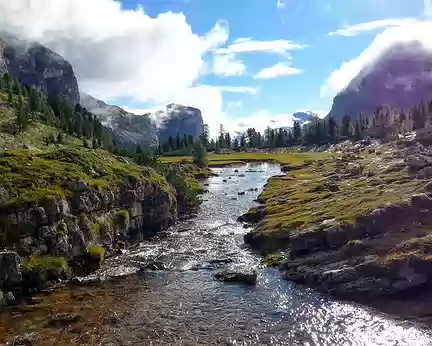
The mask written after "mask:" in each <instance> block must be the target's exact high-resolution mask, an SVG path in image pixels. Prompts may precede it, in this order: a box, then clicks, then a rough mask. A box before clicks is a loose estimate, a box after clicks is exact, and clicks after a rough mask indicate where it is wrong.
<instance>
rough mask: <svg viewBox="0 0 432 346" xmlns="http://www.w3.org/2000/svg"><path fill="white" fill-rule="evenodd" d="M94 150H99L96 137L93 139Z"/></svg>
mask: <svg viewBox="0 0 432 346" xmlns="http://www.w3.org/2000/svg"><path fill="white" fill-rule="evenodd" d="M92 148H93V149H97V148H98V142H97V139H96V137H93V139H92Z"/></svg>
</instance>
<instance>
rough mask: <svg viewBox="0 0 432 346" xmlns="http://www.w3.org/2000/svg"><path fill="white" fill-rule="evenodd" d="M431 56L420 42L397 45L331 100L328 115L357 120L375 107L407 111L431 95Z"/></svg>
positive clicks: (428, 99) (384, 53)
mask: <svg viewBox="0 0 432 346" xmlns="http://www.w3.org/2000/svg"><path fill="white" fill-rule="evenodd" d="M431 68H432V55H431V53H430V51H429V50H427V49H425V48H424V47H423V45H422V44H421V43H420V42H412V43H398V44H395V45H393V46H391V47H390V48H389V49H388V50H387V51H385V52H383V54H382V55H381V56H380V57H379V58H378V59H377V60H376V61H375V62H373V63H372V65H370V66H366V67H365V68H364V69H363V70H362V71H360V73H359V74H358V75H357V76H356V77H355V78H354V79H353V80H352V81H351V82H350V83H349V85H348V86H347V87H346V88H345V90H343V91H342V92H340V93H339V94H338V95H337V96H336V97H335V98H334V101H333V106H332V109H331V111H330V115H331V116H333V117H334V118H336V119H341V118H342V117H343V116H344V115H345V114H351V116H354V117H357V116H359V114H360V112H363V113H364V114H371V113H372V112H374V111H375V109H376V108H377V107H378V106H383V105H386V106H390V107H394V108H403V109H408V108H410V107H412V106H414V105H417V104H419V103H421V102H422V101H425V102H428V101H430V95H431V94H432V75H431V73H430V71H431Z"/></svg>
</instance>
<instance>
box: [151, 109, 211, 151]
mask: <svg viewBox="0 0 432 346" xmlns="http://www.w3.org/2000/svg"><path fill="white" fill-rule="evenodd" d="M203 125H204V121H203V118H202V115H201V111H200V110H199V109H197V108H193V107H185V106H182V105H177V104H170V105H168V106H167V107H166V115H165V118H164V119H163V120H162V124H161V127H160V130H159V142H160V143H161V144H163V143H166V142H167V141H168V139H169V137H170V136H171V137H173V138H176V137H177V134H178V135H179V136H180V137H181V138H183V136H184V135H186V136H189V135H190V136H193V137H194V138H196V137H198V136H200V135H201V134H202V129H203Z"/></svg>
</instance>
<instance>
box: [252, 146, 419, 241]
mask: <svg viewBox="0 0 432 346" xmlns="http://www.w3.org/2000/svg"><path fill="white" fill-rule="evenodd" d="M295 155H302V157H303V158H305V157H311V155H307V154H306V155H305V154H287V155H284V157H282V158H280V159H279V160H283V162H284V163H286V164H288V165H289V166H290V167H292V168H293V170H291V171H290V172H289V174H288V175H287V176H284V177H274V178H272V179H270V180H269V183H268V186H267V189H266V190H265V191H264V192H263V194H262V195H261V196H260V200H262V201H263V202H264V203H265V206H266V207H265V211H266V217H265V218H264V219H263V220H262V221H261V222H260V223H259V224H258V227H257V229H256V230H255V231H254V233H255V234H257V235H260V236H263V237H264V238H265V237H268V238H270V239H279V238H285V239H286V236H284V235H286V234H289V233H293V232H301V231H302V230H306V229H310V228H315V229H317V230H320V229H324V228H328V227H330V226H331V225H333V224H341V223H349V224H352V223H355V222H356V220H357V219H358V218H359V217H361V216H364V215H366V214H368V213H370V212H371V211H373V210H374V209H376V208H378V207H381V206H383V205H385V204H386V203H396V202H400V201H402V200H404V199H406V198H407V197H409V196H411V195H412V194H414V193H418V192H422V191H423V187H424V185H425V182H424V181H421V180H416V179H414V178H413V177H412V176H410V175H409V174H408V173H407V171H404V170H402V171H397V172H389V173H387V172H386V170H387V168H388V166H389V165H391V164H392V163H393V162H394V161H395V159H386V158H384V157H383V156H379V157H378V156H376V155H375V154H371V155H370V154H368V153H362V155H361V157H357V158H356V157H352V158H349V160H350V161H351V164H350V163H349V162H344V161H343V160H342V159H336V158H327V159H320V160H315V161H312V162H308V164H303V165H299V160H298V158H299V156H295ZM290 160H291V161H290ZM396 160H397V159H396ZM353 164H354V165H360V166H361V167H360V168H361V169H360V171H363V173H361V174H358V175H353V176H349V175H347V173H348V172H350V171H351V170H352V165H353ZM365 172H367V173H365ZM334 174H339V175H341V176H342V178H341V179H340V180H339V181H337V180H336V181H334V184H337V185H338V188H339V190H338V191H335V190H333V192H332V191H329V189H327V188H326V186H328V182H329V181H332V180H331V179H330V178H329V177H330V176H331V175H334ZM344 175H345V176H344ZM332 182H333V181H332ZM324 221H325V222H324Z"/></svg>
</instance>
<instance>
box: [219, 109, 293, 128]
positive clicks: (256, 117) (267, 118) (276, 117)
mask: <svg viewBox="0 0 432 346" xmlns="http://www.w3.org/2000/svg"><path fill="white" fill-rule="evenodd" d="M294 120H295V119H294V117H293V116H292V114H283V113H276V114H273V113H271V112H269V111H268V110H259V111H257V112H255V113H252V114H250V115H249V116H247V117H242V118H237V119H236V118H232V117H231V118H230V119H229V121H228V122H227V123H226V124H225V128H226V129H227V130H229V131H230V132H244V131H246V130H247V129H248V128H251V127H253V128H255V130H257V131H260V132H261V133H264V130H265V129H266V128H267V127H268V126H270V127H271V128H281V127H291V126H292V125H293V123H294Z"/></svg>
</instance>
